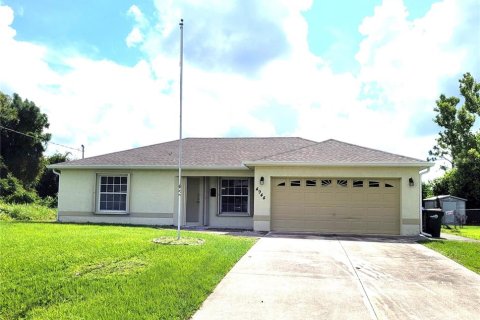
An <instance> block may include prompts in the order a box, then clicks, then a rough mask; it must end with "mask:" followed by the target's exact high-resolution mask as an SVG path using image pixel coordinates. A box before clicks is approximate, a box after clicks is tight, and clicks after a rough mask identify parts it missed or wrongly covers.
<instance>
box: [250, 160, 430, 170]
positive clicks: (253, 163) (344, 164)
mask: <svg viewBox="0 0 480 320" xmlns="http://www.w3.org/2000/svg"><path fill="white" fill-rule="evenodd" d="M243 165H245V166H247V167H267V166H269V167H270V166H274V167H278V166H287V167H288V166H292V167H305V166H307V167H415V168H417V167H418V168H421V169H427V168H430V167H433V166H434V163H431V162H400V163H398V162H397V163H392V162H375V163H372V162H337V163H319V162H300V161H246V162H243Z"/></svg>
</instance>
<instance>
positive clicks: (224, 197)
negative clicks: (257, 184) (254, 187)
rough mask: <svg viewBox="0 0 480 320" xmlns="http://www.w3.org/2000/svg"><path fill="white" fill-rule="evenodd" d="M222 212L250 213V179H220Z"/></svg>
mask: <svg viewBox="0 0 480 320" xmlns="http://www.w3.org/2000/svg"><path fill="white" fill-rule="evenodd" d="M220 189H221V193H220V206H219V207H220V210H219V211H220V212H219V213H220V214H240V215H249V214H250V210H249V208H250V179H249V178H222V179H220Z"/></svg>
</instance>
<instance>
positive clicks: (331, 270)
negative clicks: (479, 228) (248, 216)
mask: <svg viewBox="0 0 480 320" xmlns="http://www.w3.org/2000/svg"><path fill="white" fill-rule="evenodd" d="M478 301H480V276H479V275H477V274H475V273H474V272H472V271H469V270H467V269H466V268H464V267H462V266H460V265H459V264H457V263H455V262H453V261H451V260H450V259H447V258H445V257H444V256H442V255H440V254H438V253H436V252H434V251H432V250H430V249H428V248H425V247H424V246H422V245H420V244H417V243H415V242H413V241H412V240H411V239H405V238H364V237H359V238H355V237H316V236H305V237H298V236H290V237H289V236H282V235H276V236H273V237H264V238H262V239H260V240H259V241H258V243H257V244H256V245H254V246H253V247H252V249H251V250H250V251H249V252H248V253H247V254H246V255H245V256H244V257H243V258H242V259H241V260H240V261H239V262H238V263H237V264H236V265H235V266H234V268H233V269H232V270H231V271H230V272H229V273H228V274H227V276H226V277H225V278H224V279H223V280H222V281H221V282H220V284H219V285H218V286H217V288H216V289H215V291H214V292H213V293H212V294H211V295H210V296H209V297H208V298H207V300H206V301H205V302H204V304H203V305H202V307H201V308H200V310H199V311H198V312H197V313H196V314H195V315H194V316H193V319H196V320H199V319H209V320H211V319H222V320H223V319H476V318H477V317H478V315H479V314H480V305H479V304H478Z"/></svg>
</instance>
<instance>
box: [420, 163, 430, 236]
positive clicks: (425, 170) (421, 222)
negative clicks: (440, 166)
mask: <svg viewBox="0 0 480 320" xmlns="http://www.w3.org/2000/svg"><path fill="white" fill-rule="evenodd" d="M430 168H431V167H428V168H426V169H423V170H421V171H420V172H419V174H420V195H419V197H420V208H419V216H420V234H422V233H423V216H422V207H423V206H422V203H423V197H422V176H423V175H424V174H426V173H429V172H430Z"/></svg>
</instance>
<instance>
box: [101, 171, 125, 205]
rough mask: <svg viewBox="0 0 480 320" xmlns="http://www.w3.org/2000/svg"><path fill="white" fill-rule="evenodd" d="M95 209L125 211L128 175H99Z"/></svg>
mask: <svg viewBox="0 0 480 320" xmlns="http://www.w3.org/2000/svg"><path fill="white" fill-rule="evenodd" d="M97 211H98V212H102V213H108V212H111V213H127V211H128V175H99V177H98V202H97Z"/></svg>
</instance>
